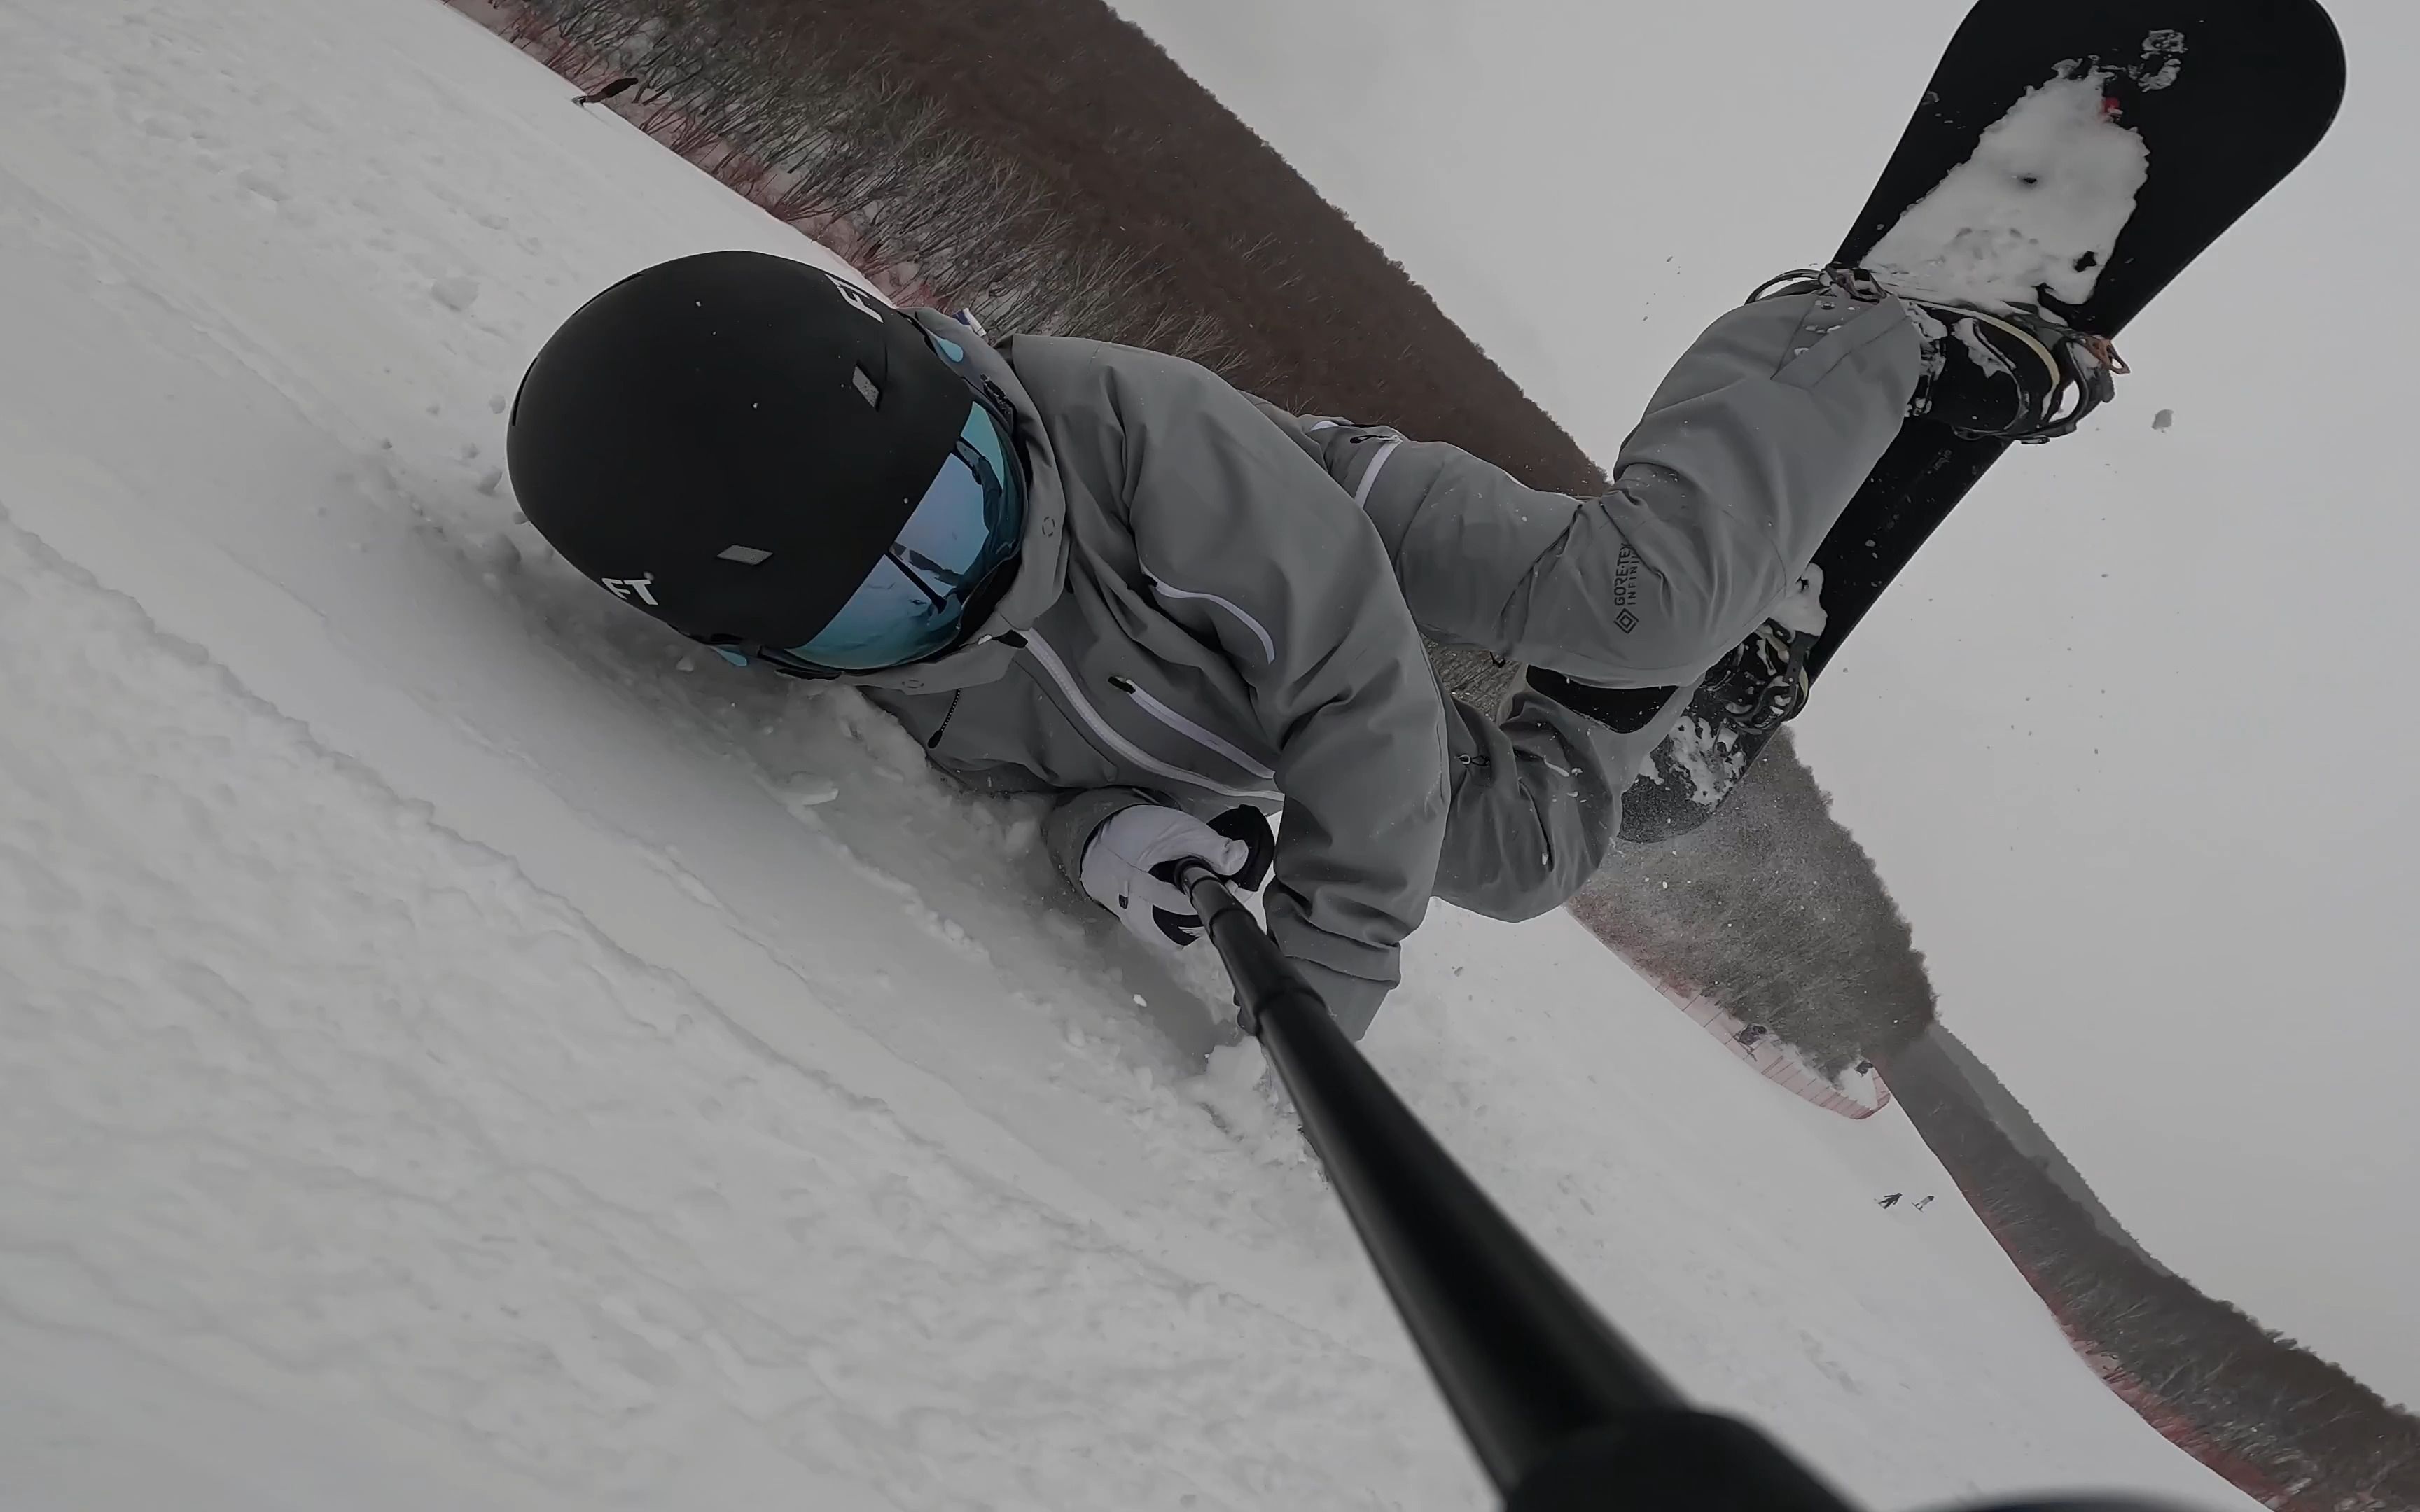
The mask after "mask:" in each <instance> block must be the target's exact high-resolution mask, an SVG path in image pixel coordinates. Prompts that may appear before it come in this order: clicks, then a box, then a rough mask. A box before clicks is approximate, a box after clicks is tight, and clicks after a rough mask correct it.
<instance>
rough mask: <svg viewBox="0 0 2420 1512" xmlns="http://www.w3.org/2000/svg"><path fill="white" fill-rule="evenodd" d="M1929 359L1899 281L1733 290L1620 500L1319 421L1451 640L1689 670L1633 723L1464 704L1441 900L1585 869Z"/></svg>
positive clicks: (1520, 705) (1628, 456) (1649, 673)
mask: <svg viewBox="0 0 2420 1512" xmlns="http://www.w3.org/2000/svg"><path fill="white" fill-rule="evenodd" d="M1921 364H1922V349H1921V343H1920V340H1919V337H1918V335H1917V333H1916V329H1915V327H1914V326H1913V325H1912V324H1911V323H1910V322H1909V319H1908V317H1907V314H1906V312H1905V311H1904V310H1903V309H1902V308H1901V307H1900V304H1899V302H1898V301H1896V300H1893V299H1890V298H1888V297H1885V299H1884V300H1883V301H1881V302H1880V303H1878V304H1876V303H1860V302H1856V301H1852V300H1850V299H1848V298H1846V297H1845V296H1843V295H1840V294H1838V293H1837V292H1833V291H1828V290H1827V291H1824V292H1822V293H1818V294H1806V295H1792V296H1788V297H1779V298H1774V299H1769V300H1764V301H1759V302H1757V303H1754V304H1749V305H1745V306H1743V307H1742V308H1740V309H1737V310H1733V311H1731V312H1730V313H1729V314H1727V315H1725V316H1723V317H1722V318H1720V319H1718V320H1716V321H1715V322H1714V324H1713V325H1712V326H1711V327H1709V328H1708V329H1707V330H1706V332H1705V333H1704V334H1702V335H1700V336H1699V338H1698V340H1697V342H1696V343H1695V344H1694V345H1693V346H1691V347H1689V349H1688V350H1687V351H1686V352H1685V353H1684V354H1683V356H1682V358H1681V360H1680V362H1679V363H1676V364H1675V365H1674V366H1673V368H1672V370H1671V372H1670V373H1669V374H1668V376H1667V377H1666V378H1665V379H1664V381H1663V383H1662V385H1661V386H1659V387H1658V388H1657V389H1656V391H1655V394H1654V397H1653V398H1652V400H1651V401H1650V402H1649V405H1648V407H1647V412H1646V414H1645V416H1644V418H1642V419H1641V420H1640V422H1639V424H1638V427H1637V429H1636V430H1634V431H1632V432H1631V434H1630V436H1629V438H1628V439H1627V440H1625V441H1624V442H1623V444H1622V447H1621V453H1620V454H1619V455H1618V456H1617V458H1616V461H1615V466H1614V472H1613V490H1612V491H1611V492H1610V493H1607V494H1606V495H1604V496H1603V497H1601V498H1596V499H1578V498H1574V497H1572V496H1569V495H1565V494H1557V493H1547V492H1543V491H1540V490H1537V489H1532V488H1528V487H1524V486H1522V485H1520V484H1518V483H1516V482H1514V481H1513V480H1512V477H1510V476H1509V475H1508V474H1506V473H1505V472H1503V471H1501V470H1499V469H1497V468H1496V467H1494V466H1492V465H1490V464H1488V463H1486V462H1482V461H1481V460H1480V459H1478V458H1476V457H1474V456H1472V455H1469V454H1468V453H1466V452H1464V451H1463V450H1461V449H1460V448H1458V447H1454V446H1449V445H1440V444H1434V443H1424V442H1419V441H1413V440H1405V439H1404V438H1401V437H1399V436H1397V435H1395V434H1394V433H1393V432H1392V431H1388V430H1384V429H1379V428H1373V427H1357V426H1352V425H1342V424H1325V425H1322V424H1317V423H1314V424H1313V427H1312V428H1311V429H1309V430H1307V431H1306V432H1304V434H1303V436H1302V440H1303V441H1304V444H1305V445H1306V446H1307V447H1309V448H1310V449H1311V450H1312V451H1313V452H1314V455H1319V456H1320V457H1321V459H1322V461H1323V462H1325V463H1326V466H1327V468H1328V470H1329V471H1330V472H1331V474H1333V475H1334V476H1335V477H1336V478H1337V480H1338V481H1339V482H1340V483H1342V485H1343V486H1345V487H1347V488H1349V489H1352V490H1353V491H1354V494H1355V497H1356V498H1357V499H1359V500H1360V501H1362V504H1363V507H1364V508H1365V509H1366V510H1367V511H1368V513H1369V517H1370V519H1371V520H1372V522H1373V524H1375V525H1376V526H1377V528H1378V533H1379V535H1380V537H1381V538H1382V539H1383V540H1384V541H1385V543H1386V547H1387V551H1388V556H1389V557H1390V558H1391V559H1392V561H1393V563H1394V566H1395V572H1396V576H1397V578H1398V579H1400V580H1401V582H1402V584H1403V590H1404V597H1405V599H1406V600H1407V601H1408V602H1409V603H1410V605H1411V609H1412V614H1413V618H1414V619H1415V620H1416V621H1418V622H1419V626H1420V628H1421V630H1422V631H1423V632H1424V633H1425V634H1427V635H1428V636H1429V638H1430V639H1431V640H1436V641H1440V642H1443V643H1445V644H1447V645H1452V646H1470V647H1477V648H1479V649H1481V650H1484V651H1487V652H1490V653H1493V654H1494V655H1495V656H1499V657H1502V658H1505V659H1506V660H1509V661H1516V662H1523V663H1527V664H1528V665H1530V666H1535V667H1543V668H1545V669H1547V670H1549V671H1557V672H1560V673H1563V674H1564V675H1565V676H1568V677H1572V678H1575V679H1576V680H1578V681H1581V682H1586V683H1593V684H1597V685H1600V686H1604V687H1667V686H1669V687H1674V688H1675V691H1674V692H1673V693H1672V694H1671V696H1670V697H1669V698H1668V699H1667V700H1666V701H1665V702H1664V703H1663V705H1662V707H1661V708H1659V709H1658V710H1657V711H1656V713H1655V715H1654V717H1652V718H1651V719H1649V720H1648V721H1647V723H1646V724H1644V725H1643V726H1641V727H1640V728H1638V729H1637V730H1635V731H1631V732H1629V733H1617V732H1615V731H1613V730H1611V729H1609V728H1607V727H1606V726H1605V725H1602V724H1599V723H1597V722H1595V721H1594V720H1591V719H1588V718H1584V717H1581V716H1579V715H1576V714H1574V713H1573V712H1571V711H1570V710H1568V709H1566V708H1564V707H1562V706H1561V705H1560V704H1558V703H1555V702H1552V701H1550V700H1548V699H1545V698H1543V697H1541V696H1539V695H1538V694H1536V693H1533V692H1530V691H1528V688H1526V687H1519V686H1518V685H1516V690H1515V691H1514V692H1513V693H1512V696H1511V697H1510V698H1509V699H1508V700H1506V701H1505V702H1504V705H1503V707H1502V708H1501V709H1500V710H1482V709H1479V708H1474V707H1472V706H1471V705H1470V704H1468V703H1466V702H1462V701H1461V700H1458V699H1457V700H1452V701H1450V713H1451V715H1452V716H1453V717H1452V718H1450V720H1449V733H1450V740H1451V745H1452V756H1453V760H1454V764H1455V765H1454V773H1453V795H1452V807H1451V810H1450V818H1449V820H1448V825H1447V830H1446V839H1445V850H1444V855H1443V857H1442V861H1441V864H1440V866H1439V869H1438V874H1437V886H1436V896H1438V897H1440V898H1443V899H1445V900H1446V901H1447V902H1449V903H1455V904H1457V905H1459V906H1461V907H1464V908H1467V909H1470V910H1472V911H1474V912H1476V913H1481V914H1485V915H1488V916H1490V917H1492V918H1508V919H1516V918H1531V917H1533V916H1535V915H1538V914H1541V913H1544V912H1545V911H1546V910H1548V909H1550V908H1554V907H1557V906H1559V905H1560V904H1561V903H1563V902H1564V901H1565V900H1567V899H1569V898H1570V897H1571V896H1572V894H1573V893H1575V892H1576V891H1577V890H1578V889H1579V887H1580V886H1581V885H1582V884H1583V883H1585V882H1586V881H1587V880H1588V878H1589V877H1590V874H1591V873H1593V872H1595V871H1596V869H1597V866H1598V865H1599V863H1601V862H1602V861H1603V859H1604V857H1605V854H1606V849H1607V848H1608V846H1609V845H1610V844H1611V843H1612V840H1613V837H1614V835H1615V834H1616V833H1617V832H1618V831H1619V830H1620V828H1621V794H1622V792H1623V790H1624V789H1626V788H1627V787H1628V786H1629V785H1630V782H1631V780H1632V779H1633V778H1634V777H1636V776H1637V774H1638V773H1639V771H1640V770H1641V768H1642V767H1643V766H1644V765H1645V764H1646V763H1647V761H1648V759H1649V758H1650V756H1651V755H1652V753H1653V751H1654V749H1655V748H1656V747H1657V746H1659V745H1661V744H1662V743H1663V740H1664V738H1665V736H1666V735H1667V734H1668V733H1670V732H1671V730H1672V727H1673V725H1674V724H1675V723H1676V722H1677V721H1678V720H1679V719H1680V717H1681V715H1682V712H1683V710H1684V709H1685V708H1686V707H1687V705H1688V702H1689V697H1690V694H1691V693H1692V692H1694V691H1695V689H1696V686H1697V684H1698V682H1699V678H1700V677H1702V676H1703V674H1704V673H1705V671H1707V669H1709V668H1710V667H1712V666H1713V665H1714V662H1715V661H1717V660H1719V659H1720V658H1721V657H1722V656H1725V655H1726V654H1728V653H1729V652H1730V650H1731V649H1732V648H1733V647H1734V646H1736V645H1738V644H1739V642H1740V641H1742V640H1745V639H1746V637H1747V636H1748V635H1749V634H1750V633H1752V632H1753V631H1754V630H1755V628H1756V627H1757V626H1758V625H1760V624H1761V623H1762V622H1763V620H1764V619H1765V617H1766V615H1767V614H1768V613H1769V612H1770V611H1771V610H1772V609H1773V608H1774V607H1775V606H1776V604H1777V603H1778V602H1779V601H1780V600H1781V599H1782V598H1783V597H1784V596H1785V595H1787V594H1789V593H1791V592H1792V589H1794V588H1795V586H1796V585H1797V583H1798V580H1799V579H1800V578H1801V577H1802V576H1803V575H1804V574H1805V572H1806V570H1807V563H1809V562H1811V561H1812V560H1813V558H1814V555H1815V550H1816V548H1817V547H1819V546H1821V545H1822V544H1823V537H1824V535H1825V533H1826V532H1829V531H1830V530H1831V528H1832V523H1833V521H1834V520H1836V519H1838V517H1839V515H1840V512H1841V510H1842V509H1843V508H1844V507H1846V505H1847V504H1848V501H1849V499H1850V497H1851V496H1852V495H1853V494H1854V492H1855V491H1856V488H1857V486H1858V485H1859V484H1860V483H1862V482H1864V480H1865V477H1866V474H1867V473H1868V472H1869V471H1872V468H1873V465H1874V463H1875V461H1876V460H1877V459H1878V458H1879V457H1880V456H1881V455H1882V453H1883V449H1884V448H1885V446H1887V445H1888V444H1889V443H1890V440H1891V439H1892V438H1893V437H1894V436H1896V435H1897V434H1898V432H1899V427H1900V421H1901V419H1902V418H1903V417H1904V416H1905V414H1906V412H1907V406H1908V401H1909V398H1910V396H1911V395H1912V394H1913V393H1914V392H1915V388H1916V378H1917V377H1918V374H1919V370H1920V367H1921Z"/></svg>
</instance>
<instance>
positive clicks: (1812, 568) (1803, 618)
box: [1765, 562, 1830, 635]
mask: <svg viewBox="0 0 2420 1512" xmlns="http://www.w3.org/2000/svg"><path fill="white" fill-rule="evenodd" d="M1765 617H1766V618H1767V619H1770V620H1772V621H1773V622H1774V623H1776V624H1777V625H1780V626H1781V627H1782V628H1783V629H1785V630H1788V631H1790V632H1791V633H1792V634H1793V635H1822V634H1823V626H1824V625H1826V624H1828V623H1830V622H1829V617H1828V616H1827V615H1825V613H1824V612H1823V568H1822V567H1820V566H1817V565H1816V564H1815V563H1811V562H1810V563H1807V575H1806V576H1805V577H1803V578H1801V579H1798V586H1797V587H1795V588H1793V589H1792V590H1791V591H1790V593H1789V594H1788V595H1786V596H1785V597H1784V598H1783V599H1782V600H1781V602H1780V603H1778V604H1776V605H1775V606H1774V607H1773V612H1772V613H1771V614H1769V615H1767V616H1765Z"/></svg>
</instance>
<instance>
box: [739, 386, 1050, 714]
mask: <svg viewBox="0 0 2420 1512" xmlns="http://www.w3.org/2000/svg"><path fill="white" fill-rule="evenodd" d="M1024 530H1025V485H1024V478H1023V475H1022V474H1021V473H1020V472H1019V471H1018V470H1017V467H1016V461H1015V459H1014V455H1013V448H1012V443H1011V442H1010V440H1009V437H1008V432H1007V429H1006V427H1004V426H1003V425H1002V424H1001V423H1000V421H999V419H998V418H997V417H995V416H994V415H993V414H992V412H991V411H990V410H989V409H986V408H985V407H984V405H982V404H981V403H979V402H978V403H975V404H972V405H970V406H969V408H968V412H967V423H966V425H965V426H964V428H962V429H961V430H960V431H959V432H958V439H957V440H956V442H955V444H954V445H953V447H952V448H951V452H950V455H949V456H948V457H947V458H946V459H945V460H943V462H942V463H941V471H939V472H938V473H936V474H935V475H934V478H933V481H932V483H931V484H930V485H929V486H927V487H926V488H925V490H924V497H923V500H922V501H919V502H918V503H917V505H916V508H915V511H914V513H912V514H910V515H909V516H908V517H907V524H905V525H903V526H901V527H900V530H899V534H898V536H897V538H896V539H894V540H893V541H892V543H891V545H890V547H889V548H887V549H886V550H884V552H883V553H882V558H881V560H880V561H878V562H876V563H875V564H874V570H873V571H872V572H870V573H868V574H867V575H866V579H865V580H864V581H863V582H861V583H860V584H859V585H858V588H857V592H856V593H854V594H850V595H849V599H848V602H846V603H845V604H843V605H842V606H841V607H840V611H839V612H838V613H836V614H834V615H833V616H832V617H831V619H830V620H829V621H828V622H826V624H825V625H824V627H823V628H822V629H820V630H818V631H816V632H815V634H814V637H813V638H812V639H811V640H804V641H801V642H800V643H799V644H798V645H795V646H788V647H778V648H777V647H772V646H757V647H752V648H749V649H748V650H742V649H740V648H738V647H736V646H731V645H721V644H718V645H715V647H714V649H715V650H716V651H717V652H718V653H720V654H721V656H722V658H723V659H724V660H725V661H728V662H730V663H732V664H733V665H734V666H739V667H745V666H747V665H748V663H749V660H750V657H751V656H756V657H760V658H762V659H763V660H765V661H767V662H769V663H770V664H772V665H773V666H774V667H776V668H779V669H780V670H781V671H786V672H791V673H794V674H797V675H799V676H806V677H829V676H832V675H834V674H836V673H841V672H869V671H881V670H882V669H884V668H886V667H901V666H905V665H906V664H907V663H908V662H911V661H921V660H923V659H924V658H925V657H927V656H938V655H939V654H940V653H942V652H944V651H947V650H949V649H950V648H951V647H952V646H953V645H955V644H956V643H957V642H958V640H960V639H962V638H963V637H964V636H965V635H966V633H967V632H968V631H970V629H972V627H973V626H972V625H971V624H970V619H971V618H972V617H973V616H974V615H976V614H978V613H979V612H985V611H988V610H989V609H990V607H991V605H992V604H993V603H994V602H996V601H997V598H998V596H999V595H998V594H997V593H995V592H994V591H993V590H994V589H995V588H996V587H997V586H999V585H1000V584H1001V582H1002V581H1003V579H1004V577H1005V575H1006V574H1007V572H1008V571H1009V570H1010V569H1011V568H1012V567H1014V566H1015V564H1016V553H1017V545H1018V541H1019V539H1020V537H1021V536H1022V535H1023V533H1024Z"/></svg>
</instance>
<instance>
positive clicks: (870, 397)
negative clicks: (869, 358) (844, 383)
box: [848, 367, 882, 409]
mask: <svg viewBox="0 0 2420 1512" xmlns="http://www.w3.org/2000/svg"><path fill="white" fill-rule="evenodd" d="M848 380H849V381H850V382H851V383H854V384H856V385H857V392H858V394H859V396H860V397H861V398H862V399H864V400H865V402H866V405H867V406H868V407H869V408H871V409H881V408H882V391H881V390H880V389H877V388H876V387H875V386H874V380H873V379H872V378H867V377H866V376H865V369H863V368H861V367H858V368H851V369H850V370H849V375H848Z"/></svg>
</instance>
